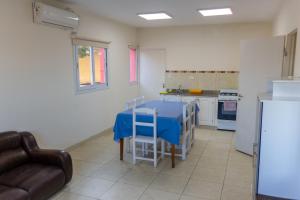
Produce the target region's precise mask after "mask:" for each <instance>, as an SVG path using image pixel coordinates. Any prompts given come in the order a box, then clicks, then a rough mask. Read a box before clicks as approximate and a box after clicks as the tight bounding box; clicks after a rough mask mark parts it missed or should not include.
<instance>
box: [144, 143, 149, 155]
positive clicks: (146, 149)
mask: <svg viewBox="0 0 300 200" xmlns="http://www.w3.org/2000/svg"><path fill="white" fill-rule="evenodd" d="M148 153H149V152H148V144H147V143H146V144H145V154H146V155H148Z"/></svg>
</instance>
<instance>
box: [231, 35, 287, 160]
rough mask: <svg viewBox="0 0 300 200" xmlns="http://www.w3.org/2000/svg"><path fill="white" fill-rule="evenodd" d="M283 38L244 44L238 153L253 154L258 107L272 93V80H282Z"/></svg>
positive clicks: (240, 82)
mask: <svg viewBox="0 0 300 200" xmlns="http://www.w3.org/2000/svg"><path fill="white" fill-rule="evenodd" d="M283 50H284V37H273V38H267V39H258V40H246V41H242V42H241V63H240V75H239V93H240V101H239V102H238V111H237V134H236V138H235V146H236V149H237V150H239V151H241V152H244V153H247V154H250V155H252V154H253V143H254V139H255V131H256V103H257V96H258V95H259V94H261V93H265V92H271V90H272V80H274V79H279V78H280V77H281V71H282V62H283Z"/></svg>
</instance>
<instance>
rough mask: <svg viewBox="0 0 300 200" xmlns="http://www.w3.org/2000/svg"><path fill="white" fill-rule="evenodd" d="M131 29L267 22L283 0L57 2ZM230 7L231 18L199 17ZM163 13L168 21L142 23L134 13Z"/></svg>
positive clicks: (80, 0)
mask: <svg viewBox="0 0 300 200" xmlns="http://www.w3.org/2000/svg"><path fill="white" fill-rule="evenodd" d="M61 1H63V2H65V3H67V4H70V5H72V4H75V5H77V6H80V7H82V8H84V9H86V10H88V11H89V12H92V13H94V14H97V15H100V16H103V17H107V18H110V19H113V20H116V21H119V22H122V23H125V24H128V25H131V26H135V27H156V26H181V25H199V24H222V23H244V22H265V21H271V20H272V19H273V18H274V17H275V15H276V13H277V11H278V10H279V8H280V5H281V2H282V1H283V0H61ZM221 7H230V8H232V10H233V13H234V14H233V15H231V16H217V17H202V16H201V15H200V14H199V13H198V12H197V10H198V9H202V8H221ZM157 11H164V12H166V13H168V14H170V15H171V16H172V17H173V19H171V20H157V21H146V20H144V19H142V18H139V17H138V16H137V14H138V13H151V12H157Z"/></svg>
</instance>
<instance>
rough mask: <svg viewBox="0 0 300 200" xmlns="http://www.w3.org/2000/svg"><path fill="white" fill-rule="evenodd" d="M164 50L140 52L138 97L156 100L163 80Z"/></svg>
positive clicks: (161, 88) (144, 50) (143, 50)
mask: <svg viewBox="0 0 300 200" xmlns="http://www.w3.org/2000/svg"><path fill="white" fill-rule="evenodd" d="M165 59H166V51H165V49H141V50H140V95H142V96H145V98H147V99H158V98H159V93H160V92H161V91H163V86H164V82H165V81H164V80H165V78H164V77H165V64H166V61H165Z"/></svg>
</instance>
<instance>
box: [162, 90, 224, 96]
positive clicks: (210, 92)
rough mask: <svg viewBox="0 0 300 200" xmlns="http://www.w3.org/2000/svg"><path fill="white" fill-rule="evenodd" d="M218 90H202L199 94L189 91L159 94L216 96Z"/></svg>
mask: <svg viewBox="0 0 300 200" xmlns="http://www.w3.org/2000/svg"><path fill="white" fill-rule="evenodd" d="M219 93H220V91H219V90H203V92H202V93H201V94H191V93H189V92H182V93H178V92H169V93H165V94H161V95H181V96H197V97H218V95H219Z"/></svg>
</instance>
